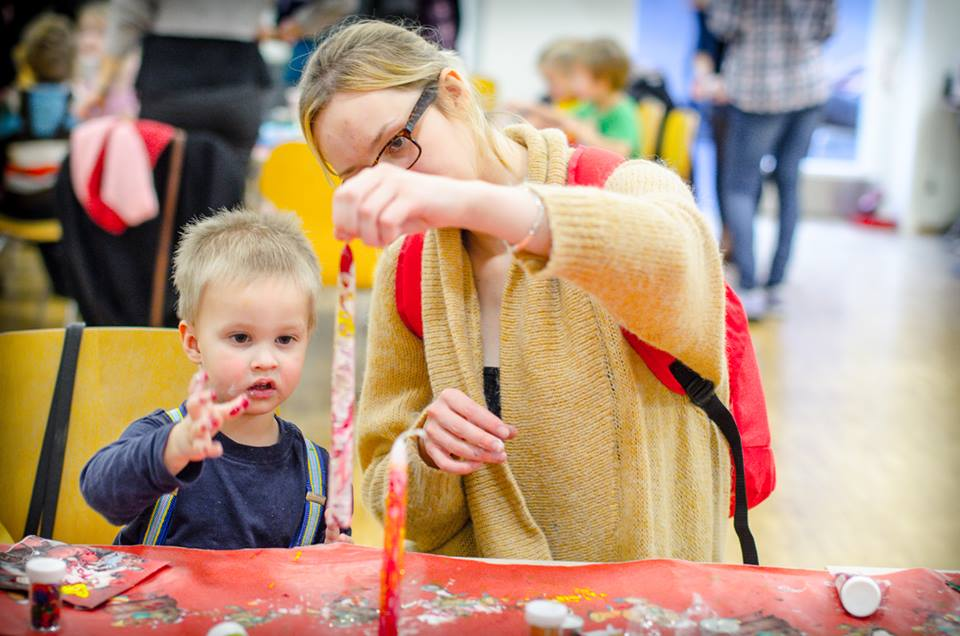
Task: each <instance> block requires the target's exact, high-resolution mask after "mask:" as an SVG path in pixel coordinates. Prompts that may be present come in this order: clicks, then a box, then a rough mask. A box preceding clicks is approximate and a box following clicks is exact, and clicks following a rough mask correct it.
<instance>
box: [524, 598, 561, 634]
mask: <svg viewBox="0 0 960 636" xmlns="http://www.w3.org/2000/svg"><path fill="white" fill-rule="evenodd" d="M568 614H569V612H568V611H567V606H566V605H564V604H563V603H557V602H556V601H530V602H529V603H527V606H526V608H525V609H524V610H523V616H524V618H525V619H526V621H527V625H530V626H532V627H543V628H546V629H560V628H561V627H563V621H564V620H566V618H567V615H568Z"/></svg>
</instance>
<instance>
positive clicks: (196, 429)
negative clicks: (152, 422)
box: [163, 371, 250, 475]
mask: <svg viewBox="0 0 960 636" xmlns="http://www.w3.org/2000/svg"><path fill="white" fill-rule="evenodd" d="M208 379H209V378H208V376H207V374H206V372H205V371H198V372H197V373H196V374H195V375H194V376H193V379H192V380H190V395H189V397H188V398H187V416H186V417H185V418H183V419H182V420H180V421H179V422H177V423H176V424H175V425H174V426H173V428H172V429H170V435H169V436H168V437H167V447H166V449H164V451H163V463H164V465H165V466H166V467H167V470H169V471H170V474H171V475H176V474H177V473H179V472H180V471H181V470H183V469H184V468H186V467H187V464H189V463H190V462H198V461H202V460H204V459H206V458H208V457H220V455H222V454H223V447H222V446H221V445H220V442H215V441H213V436H214V435H216V433H217V430H218V429H219V428H220V427H221V426H222V425H223V423H224V422H225V421H226V420H229V419H232V418H234V417H237V416H238V415H240V414H241V413H243V412H244V411H245V410H246V409H247V407H248V406H250V400H249V399H248V398H247V396H246V395H238V396H237V397H235V398H234V399H233V400H231V401H230V402H226V403H224V404H218V403H217V396H216V395H215V394H214V392H213V391H212V390H210V389H209V388H207V381H208Z"/></svg>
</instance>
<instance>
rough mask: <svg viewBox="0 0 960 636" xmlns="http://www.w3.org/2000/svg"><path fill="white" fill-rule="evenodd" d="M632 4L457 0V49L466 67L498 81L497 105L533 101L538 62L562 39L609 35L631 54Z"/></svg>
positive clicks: (631, 0) (613, 0)
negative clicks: (542, 52)
mask: <svg viewBox="0 0 960 636" xmlns="http://www.w3.org/2000/svg"><path fill="white" fill-rule="evenodd" d="M636 4H637V1H636V0H543V1H540V0H461V7H462V11H463V28H462V29H461V35H460V39H459V41H458V48H459V49H460V51H461V53H462V54H463V57H464V61H465V62H466V64H467V68H468V69H469V70H470V72H472V73H474V74H481V75H486V76H489V77H491V78H493V79H494V80H496V82H497V92H498V95H499V97H500V100H501V103H502V102H503V101H505V100H514V99H523V100H531V99H537V98H538V97H540V96H541V95H543V93H544V92H545V87H544V85H543V83H542V82H541V80H540V77H539V75H538V73H537V57H538V55H539V52H540V50H541V49H542V48H543V46H544V45H545V44H546V43H547V42H549V41H550V40H552V39H554V38H557V37H562V36H571V35H573V36H580V37H593V36H599V35H604V36H609V37H613V38H615V39H616V40H617V41H619V42H620V44H621V45H622V46H623V47H624V48H625V49H626V50H627V51H628V53H630V54H631V55H632V54H633V53H635V51H634V49H635V39H636V37H635V34H636V27H637V17H636V6H635V5H636Z"/></svg>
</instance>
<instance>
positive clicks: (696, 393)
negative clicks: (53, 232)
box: [670, 360, 760, 565]
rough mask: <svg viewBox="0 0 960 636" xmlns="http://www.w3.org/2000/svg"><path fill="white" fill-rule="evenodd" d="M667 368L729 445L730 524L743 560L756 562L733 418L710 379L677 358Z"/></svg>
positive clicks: (744, 480)
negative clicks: (733, 478)
mask: <svg viewBox="0 0 960 636" xmlns="http://www.w3.org/2000/svg"><path fill="white" fill-rule="evenodd" d="M670 371H671V373H673V377H674V378H676V380H677V382H679V383H680V386H682V387H683V390H684V392H685V393H686V394H687V397H689V398H690V401H691V402H693V403H694V404H696V405H697V406H698V407H700V408H701V409H703V411H704V412H705V413H706V414H707V417H709V418H710V420H711V421H712V422H713V423H714V424H716V425H717V428H719V429H720V432H721V433H723V436H724V438H726V440H727V444H729V445H730V452H731V454H732V455H733V469H734V474H735V475H736V484H735V492H734V496H735V499H734V508H733V527H734V529H735V530H736V532H737V538H739V539H740V552H741V553H742V554H743V562H744V563H746V564H748V565H760V558H759V556H758V555H757V544H756V542H755V541H754V539H753V535H752V534H751V533H750V525H749V523H747V484H746V476H745V471H744V467H743V443H742V442H741V440H740V430H739V429H738V428H737V421H736V420H735V419H734V418H733V414H732V413H731V412H730V411H729V410H728V409H727V407H726V406H724V405H723V402H721V401H720V398H718V397H717V394H716V391H714V388H715V387H714V385H713V382H711V381H710V380H707V379H704V378H703V377H702V376H700V375H699V374H698V373H697V372H696V371H694V370H693V369H691V368H690V367H688V366H686V365H685V364H683V363H682V362H680V361H679V360H674V361H673V363H672V364H671V365H670Z"/></svg>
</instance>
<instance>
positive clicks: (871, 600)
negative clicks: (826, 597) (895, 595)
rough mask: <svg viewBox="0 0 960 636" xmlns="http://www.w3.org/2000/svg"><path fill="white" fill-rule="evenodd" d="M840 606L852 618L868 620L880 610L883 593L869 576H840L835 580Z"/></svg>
mask: <svg viewBox="0 0 960 636" xmlns="http://www.w3.org/2000/svg"><path fill="white" fill-rule="evenodd" d="M833 584H834V585H835V586H836V587H837V594H839V595H840V604H841V605H843V609H845V610H846V611H847V613H848V614H850V616H856V617H857V618H866V617H867V616H870V615H871V614H873V613H874V612H876V611H877V610H878V609H880V600H881V599H882V597H883V592H882V591H881V590H880V586H879V585H878V584H877V582H876V581H874V580H873V579H871V578H870V577H869V576H861V575H850V574H838V575H837V576H836V577H835V578H834V579H833Z"/></svg>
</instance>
